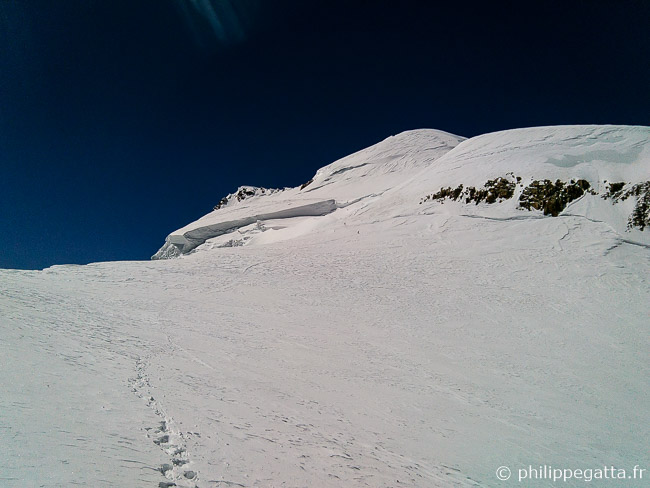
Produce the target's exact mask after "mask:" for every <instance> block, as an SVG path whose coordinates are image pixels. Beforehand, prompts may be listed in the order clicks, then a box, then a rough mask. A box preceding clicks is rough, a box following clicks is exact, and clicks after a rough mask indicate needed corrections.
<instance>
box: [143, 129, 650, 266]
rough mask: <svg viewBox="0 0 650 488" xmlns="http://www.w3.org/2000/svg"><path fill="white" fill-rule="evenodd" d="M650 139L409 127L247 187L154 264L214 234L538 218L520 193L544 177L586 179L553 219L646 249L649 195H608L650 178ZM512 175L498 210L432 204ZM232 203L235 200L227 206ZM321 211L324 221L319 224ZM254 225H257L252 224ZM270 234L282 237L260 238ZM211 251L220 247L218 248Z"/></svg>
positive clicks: (173, 241)
mask: <svg viewBox="0 0 650 488" xmlns="http://www.w3.org/2000/svg"><path fill="white" fill-rule="evenodd" d="M649 141H650V129H648V128H647V127H624V126H558V127H538V128H530V129H517V130H509V131H503V132H496V133H492V134H485V135H482V136H478V137H474V138H471V139H468V140H464V139H463V138H461V137H458V136H454V135H451V134H448V133H444V132H440V131H434V130H416V131H409V132H405V133H402V134H399V135H397V136H394V137H389V138H388V139H386V140H385V141H382V142H380V143H379V144H376V145H374V146H372V147H370V148H367V149H364V150H362V151H359V152H357V153H355V154H352V155H351V156H348V157H346V158H343V159H341V160H339V161H336V162H334V163H332V164H330V165H328V166H325V167H323V168H321V169H320V170H318V171H317V173H316V175H315V176H314V178H313V179H312V180H311V181H309V182H307V183H306V184H304V185H302V186H301V187H298V188H291V189H285V190H283V191H281V192H277V193H270V192H269V193H268V194H260V193H259V190H249V191H250V192H251V194H252V196H251V198H248V199H246V200H243V201H242V202H237V205H235V206H232V207H230V206H225V208H219V209H218V210H215V211H214V212H212V213H210V214H208V215H206V216H204V217H202V218H201V219H199V220H197V221H196V222H192V223H191V224H188V225H187V226H185V227H183V228H182V229H179V230H177V231H175V232H173V233H171V234H170V235H169V236H168V237H167V239H166V242H165V245H164V246H163V248H161V250H160V251H158V253H157V254H156V255H155V256H154V258H165V257H172V256H179V255H182V254H186V253H188V252H190V251H193V250H195V249H196V248H197V247H199V246H201V245H202V244H203V243H204V242H206V241H208V240H210V239H213V238H217V237H218V239H217V241H218V242H220V243H221V244H223V243H229V242H233V243H240V244H247V245H254V244H263V243H268V242H269V241H272V240H274V239H281V240H286V239H291V238H294V237H298V236H300V235H303V234H304V233H309V232H323V231H324V229H330V230H331V229H334V228H336V227H337V226H340V225H344V224H345V225H347V223H349V222H365V223H366V224H367V223H369V222H380V221H384V220H387V219H394V218H395V217H399V218H407V217H411V218H415V217H417V216H418V215H429V214H432V213H445V214H448V213H450V212H451V213H454V214H458V215H474V216H481V217H486V218H500V219H506V218H508V219H509V218H516V219H519V218H537V217H539V216H540V215H541V214H545V213H547V211H546V210H545V208H544V205H545V203H544V202H542V203H540V204H539V205H537V206H534V208H530V207H529V208H528V209H527V210H524V208H523V207H522V205H521V201H520V200H521V198H522V193H523V192H528V193H530V192H531V188H528V187H530V186H531V185H532V188H533V189H535V188H536V187H541V186H543V184H544V182H545V181H547V180H548V181H547V183H546V186H547V187H548V186H549V184H550V183H555V182H556V181H558V180H560V181H561V182H562V184H566V185H571V184H572V183H571V182H572V181H573V182H575V181H578V180H580V181H583V182H586V183H587V185H586V186H585V188H584V189H583V191H582V193H581V192H578V193H579V194H578V195H572V196H571V198H569V199H568V200H569V201H567V202H562V204H558V203H557V202H555V201H553V202H551V203H552V204H554V208H553V209H552V211H553V215H557V214H563V215H568V214H574V215H579V216H582V217H585V218H588V219H592V220H598V221H604V222H606V223H607V224H608V225H609V226H610V227H611V228H612V229H613V230H614V231H615V232H616V233H618V234H619V235H620V236H621V238H622V239H627V240H632V241H634V242H637V243H640V244H645V245H648V244H650V232H644V231H643V230H642V228H641V227H639V226H631V225H630V220H631V216H632V215H633V214H634V213H635V212H637V213H641V214H643V213H644V212H645V213H644V215H646V219H647V218H648V217H647V215H648V209H647V206H648V205H650V194H648V190H647V189H646V190H643V191H645V194H637V195H634V196H633V197H631V198H625V199H618V200H616V199H612V198H606V195H607V194H608V191H609V188H610V185H611V184H613V183H625V184H626V185H627V186H626V187H625V188H627V189H628V190H630V189H631V188H632V187H633V185H635V184H636V185H641V184H643V183H644V182H647V181H650V142H649ZM506 177H508V178H510V180H512V183H513V192H512V195H511V196H510V197H509V198H508V199H507V201H504V199H499V202H498V204H496V205H491V204H489V202H485V201H481V202H478V204H475V203H476V202H469V201H464V200H467V199H466V198H460V199H457V201H453V202H447V204H446V205H444V206H443V205H442V204H443V203H444V202H442V201H438V200H436V199H429V200H426V197H427V196H430V195H432V194H435V193H436V192H438V191H439V190H440V189H441V188H445V187H450V188H458V187H459V186H460V185H463V188H469V187H474V188H481V187H482V186H483V185H485V184H486V182H488V181H490V180H494V179H495V178H506ZM582 184H584V183H582ZM647 186H648V188H650V184H648V185H647ZM584 190H586V191H584ZM240 191H241V189H240ZM569 193H570V192H569ZM583 193H584V194H583ZM629 193H633V191H632V190H630V191H629ZM637 193H639V192H638V191H637ZM644 195H645V197H644ZM540 198H541V199H544V198H545V199H546V200H549V199H555V200H557V198H558V197H557V195H542V196H540ZM643 198H645V199H646V201H647V203H646V204H645V205H646V207H644V206H643V205H644V203H643ZM233 200H234V199H233V197H232V195H231V196H229V201H233ZM421 203H422V204H421ZM420 204H421V205H420ZM335 210H336V211H335ZM325 215H327V216H328V217H327V218H323V216H325ZM307 216H311V217H313V219H312V220H311V221H310V222H306V221H305V219H302V218H297V217H307ZM278 219H285V220H284V221H283V222H277V220H278ZM269 220H274V222H273V225H265V222H266V221H269ZM258 221H259V225H256V227H255V228H254V229H253V228H251V227H250V225H251V224H253V223H256V222H258ZM265 230H274V231H276V232H271V233H270V234H266V235H264V236H262V235H260V234H262V233H263V232H264V231H265ZM280 230H281V232H278V231H280ZM251 231H252V232H253V234H251ZM224 235H226V236H228V237H227V238H225V237H223V236H224ZM221 244H219V245H221ZM207 247H208V248H210V249H212V248H214V247H215V242H211V243H208V246H207ZM217 247H218V246H217Z"/></svg>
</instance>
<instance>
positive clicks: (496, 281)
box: [0, 126, 650, 488]
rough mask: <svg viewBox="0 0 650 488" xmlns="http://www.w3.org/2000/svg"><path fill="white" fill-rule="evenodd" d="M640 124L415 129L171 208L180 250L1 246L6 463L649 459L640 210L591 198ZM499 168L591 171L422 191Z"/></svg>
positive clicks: (90, 465) (32, 475)
mask: <svg viewBox="0 0 650 488" xmlns="http://www.w3.org/2000/svg"><path fill="white" fill-rule="evenodd" d="M649 141H650V129H648V128H644V127H613V126H576V127H553V128H535V129H521V130H515V131H505V132H500V133H494V134H487V135H484V136H480V137H476V138H472V139H468V140H463V139H462V138H460V137H456V136H452V135H450V134H446V133H443V132H439V131H412V132H407V133H404V134H400V135H398V136H395V137H392V138H389V139H387V140H386V141H383V142H381V143H379V144H377V145H375V146H373V147H371V148H368V149H366V150H364V151H360V152H359V153H356V154H354V155H351V156H349V157H347V158H344V159H342V160H340V161H337V162H335V163H333V164H332V165H329V166H326V167H325V168H322V169H321V170H319V171H318V172H317V174H316V175H315V177H314V179H313V182H312V183H310V184H309V185H307V186H305V187H304V188H302V189H300V188H294V189H286V190H284V191H279V192H266V193H263V192H261V191H260V192H254V193H255V194H254V195H253V196H251V197H250V198H246V199H243V200H241V201H236V200H234V201H231V202H230V203H229V204H228V205H226V206H224V207H222V208H220V209H218V210H216V211H214V212H211V213H210V214H208V215H207V216H206V217H204V218H202V219H199V220H198V221H196V222H194V223H191V224H189V225H188V226H186V227H184V228H183V229H180V230H179V231H176V232H173V233H172V234H170V236H169V237H168V239H167V242H166V244H165V246H166V251H171V252H168V253H167V256H171V255H174V254H175V255H177V256H180V257H178V258H176V259H166V260H155V261H150V262H116V263H97V264H92V265H88V266H55V267H52V268H49V269H46V270H43V271H36V272H35V271H16V270H0V310H2V314H0V325H1V330H2V336H1V340H0V371H2V374H1V375H0V392H1V394H0V439H2V443H3V447H4V448H5V463H4V465H3V467H2V469H0V485H1V486H3V487H4V486H8V487H19V486H20V487H22V486H47V487H58V486H73V485H74V484H77V485H80V486H98V487H102V486H106V487H108V486H124V487H141V486H142V487H147V486H152V487H155V486H166V484H167V483H174V484H175V485H176V486H189V487H194V486H198V487H201V488H204V487H223V486H246V487H279V486H284V487H303V486H304V487H307V486H318V487H349V486H360V487H361V486H369V487H399V486H409V487H436V486H439V487H446V486H485V487H492V486H494V487H497V486H535V485H539V486H549V485H551V484H553V483H552V482H550V481H548V480H538V482H529V483H528V484H526V482H522V483H518V482H517V474H518V469H521V468H527V467H528V466H529V465H532V466H534V467H537V466H540V465H551V466H553V467H558V468H570V469H590V468H592V469H596V468H601V469H602V468H603V466H605V465H606V466H616V467H617V468H622V469H626V470H627V473H628V474H631V473H632V469H633V468H634V466H635V465H639V466H640V467H641V468H645V469H646V470H647V469H650V456H649V453H648V449H647V439H648V435H649V434H650V429H649V427H648V426H649V425H650V408H649V405H650V394H649V393H648V392H650V361H649V359H650V356H649V355H648V337H649V324H650V320H649V319H650V283H649V282H648V276H649V271H650V249H649V247H648V243H649V241H648V238H647V235H648V234H650V229H645V230H644V231H641V230H639V229H631V230H628V229H627V226H626V222H627V220H628V217H629V213H630V211H631V210H632V207H633V205H634V201H633V200H634V198H633V197H632V198H628V199H627V200H625V201H624V202H621V203H617V204H614V203H612V201H611V200H606V199H603V198H602V194H603V192H604V191H606V188H607V183H605V182H604V180H608V182H626V183H628V184H629V185H631V184H636V183H640V182H643V181H646V180H648V179H650V178H649V177H650V153H649V151H650V143H649ZM508 172H512V173H514V174H515V175H517V176H519V177H520V178H521V183H519V184H520V185H521V184H523V185H526V184H528V182H529V181H531V180H533V179H544V178H548V179H553V180H555V179H563V180H567V181H568V180H570V179H580V178H584V179H586V180H588V181H589V182H590V184H591V187H592V188H593V189H595V190H596V191H598V193H599V194H598V195H592V194H589V193H585V194H584V195H582V196H581V197H579V198H577V199H576V200H574V201H572V202H571V203H569V205H568V206H567V207H566V208H565V209H564V210H563V211H562V212H561V213H560V214H559V215H558V216H557V217H550V216H544V215H543V214H542V212H541V211H528V210H522V209H521V208H519V206H518V195H519V194H520V193H521V192H522V191H523V190H522V187H521V186H517V187H516V188H515V197H513V198H511V199H506V200H504V201H502V202H496V203H493V204H487V203H485V202H481V203H479V204H478V205H476V204H474V203H469V204H467V203H465V202H461V201H438V200H429V201H425V202H424V203H420V201H421V200H422V198H423V197H425V196H426V195H427V194H431V193H433V192H436V191H438V190H439V189H440V188H441V187H447V186H451V187H455V186H457V185H459V184H464V185H466V186H467V185H476V186H477V187H478V186H480V185H483V184H484V183H485V181H486V180H487V179H490V178H496V177H500V176H505V175H506V173H508ZM313 206H315V208H316V209H317V210H315V209H314V207H313ZM306 209H307V210H306ZM183 239H185V240H183ZM193 239H194V240H193ZM199 241H200V242H199ZM186 245H189V247H185V246H186ZM174 249H175V250H176V251H174ZM500 466H508V467H509V468H510V469H511V470H512V473H513V478H512V479H511V480H509V481H499V480H498V479H497V477H496V474H495V472H496V470H497V468H499V467H500ZM648 477H650V475H649V474H648V471H646V479H645V480H638V479H637V480H634V479H627V480H625V482H624V485H623V484H620V483H623V482H622V481H611V480H604V481H602V482H599V481H598V480H594V481H592V482H591V483H589V484H594V485H596V486H647V479H649V478H648ZM617 483H619V484H617ZM584 484H585V481H583V480H573V481H569V482H567V483H566V486H584Z"/></svg>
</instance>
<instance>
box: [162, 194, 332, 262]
mask: <svg viewBox="0 0 650 488" xmlns="http://www.w3.org/2000/svg"><path fill="white" fill-rule="evenodd" d="M273 203H274V204H275V205H273ZM301 203H303V205H295V203H294V202H289V203H285V202H283V201H280V202H272V204H271V205H266V206H261V205H259V206H256V207H254V208H253V209H250V208H249V207H246V206H244V207H237V208H236V209H235V210H234V211H231V212H228V214H227V215H226V216H224V213H225V212H220V213H216V212H217V211H216V210H215V212H213V213H212V214H209V215H207V216H205V217H203V218H202V219H199V220H198V221H196V222H194V223H193V224H191V225H190V226H188V227H184V228H182V229H180V230H178V231H176V232H175V233H173V234H170V235H169V236H168V237H167V241H166V243H165V246H163V247H162V248H161V249H160V250H159V251H158V252H157V253H156V254H155V255H154V256H153V259H160V258H167V257H173V256H178V255H180V254H186V253H188V252H190V251H192V250H193V249H195V248H196V247H198V246H200V245H201V244H203V243H204V242H205V241H206V240H208V239H210V238H213V237H217V236H220V235H222V234H228V233H231V232H234V231H236V230H237V229H240V228H242V227H245V226H247V225H250V224H252V223H254V222H257V221H261V220H271V219H291V218H295V217H307V216H322V215H327V214H328V213H330V212H332V211H334V210H335V209H336V202H335V201H334V200H325V201H315V202H312V203H308V201H305V200H301ZM219 210H221V209H219ZM257 212H261V213H257ZM251 213H252V215H251Z"/></svg>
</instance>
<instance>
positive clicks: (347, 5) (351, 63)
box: [0, 0, 650, 268]
mask: <svg viewBox="0 0 650 488" xmlns="http://www.w3.org/2000/svg"><path fill="white" fill-rule="evenodd" d="M447 3H448V5H447V6H443V5H439V2H435V1H432V0H428V1H425V0H422V1H408V0H402V1H394V0H391V1H382V0H368V1H366V0H358V1H355V0H346V1H339V0H327V1H320V0H309V1H306V0H301V1H298V0H296V1H292V0H194V1H193V0H149V1H144V0H142V1H138V0H125V1H120V0H65V1H52V0H0V234H1V235H2V240H3V243H2V245H1V246H0V267H5V268H41V267H44V266H49V265H52V264H64V263H80V264H81V263H87V262H91V261H102V260H130V259H148V258H149V256H150V255H151V254H153V253H154V252H155V251H156V250H157V249H158V247H160V245H162V243H163V241H164V238H165V236H166V235H167V234H168V233H169V232H170V231H172V230H174V229H176V228H178V227H180V226H183V225H185V224H186V223H188V222H190V221H192V220H194V219H196V218H198V217H200V216H201V215H203V214H205V213H207V212H208V211H210V210H211V208H212V206H213V205H214V204H216V203H217V202H218V201H219V199H220V198H221V197H222V196H224V195H225V194H227V193H230V192H231V191H233V190H235V189H236V188H237V187H238V186H239V185H242V184H251V185H259V186H267V187H282V186H295V185H298V184H300V183H302V182H304V181H306V180H308V179H309V178H310V177H311V176H312V175H313V173H314V172H315V171H316V170H317V169H318V168H319V167H321V166H323V165H325V164H328V163H330V162H332V161H333V160H335V159H338V158H340V157H342V156H345V155H347V154H349V153H351V152H353V151H356V150H358V149H361V148H363V147H366V146H368V145H371V144H373V143H375V142H378V141H379V140H381V139H383V138H385V137H387V136H389V135H391V134H395V133H398V132H400V131H403V130H407V129H415V128H422V127H430V128H438V129H443V130H446V131H449V132H453V133H456V134H460V135H464V136H473V135H477V134H480V133H485V132H491V131H495V130H501V129H508V128H515V127H525V126H535V125H555V124H574V123H575V124H580V123H615V124H640V125H650V37H649V36H650V35H649V33H648V31H649V29H648V25H650V2H648V1H645V0H638V1H626V0H612V1H610V2H602V1H598V0H584V1H572V0H563V1H557V2H556V1H539V2H532V1H531V2H528V1H525V2H524V1H522V2H507V3H505V2H504V3H499V2H481V3H482V4H483V6H478V5H474V4H473V3H472V2H447ZM197 6H198V7H201V8H200V9H199V8H197ZM199 10H200V11H199Z"/></svg>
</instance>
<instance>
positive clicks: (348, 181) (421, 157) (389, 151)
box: [153, 130, 464, 259]
mask: <svg viewBox="0 0 650 488" xmlns="http://www.w3.org/2000/svg"><path fill="white" fill-rule="evenodd" d="M462 140H464V138H462V137H458V136H454V135H452V134H448V133H446V132H442V131H437V130H416V131H410V132H404V133H402V134H399V135H397V136H393V137H389V138H388V139H386V140H385V141H382V142H380V143H378V144H376V145H374V146H372V147H369V148H367V149H364V150H362V151H359V152H357V153H355V154H352V155H350V156H347V157H345V158H343V159H340V160H339V161H336V162H334V163H332V164H330V165H328V166H325V167H323V168H321V169H320V170H318V172H317V173H316V175H315V176H314V178H313V180H311V181H310V182H308V184H305V185H302V186H301V187H298V188H290V189H289V188H287V189H284V190H283V191H279V192H278V191H269V190H264V191H262V189H259V188H255V187H240V189H239V190H238V191H237V192H235V193H233V194H230V195H228V196H227V197H226V198H224V199H223V200H222V202H224V203H225V204H224V205H223V206H222V207H221V208H215V210H214V211H213V212H211V213H209V214H207V215H205V216H203V217H201V218H200V219H199V220H197V221H195V222H192V223H190V224H188V225H186V226H185V227H183V228H181V229H178V230H177V231H175V232H172V233H171V234H170V235H169V236H168V237H167V239H166V241H165V245H164V246H163V247H162V248H161V249H160V250H159V251H158V252H157V253H156V254H155V255H154V256H153V259H161V258H168V257H176V256H179V255H182V254H186V253H188V252H190V251H192V250H194V249H195V248H196V247H198V246H199V245H201V244H202V243H203V242H205V241H206V240H208V239H210V238H215V237H219V236H222V235H224V234H231V233H232V234H233V238H234V240H237V239H238V238H239V234H240V230H241V229H242V228H244V227H246V226H249V225H250V224H251V223H254V222H256V221H258V220H260V221H263V220H269V219H278V218H283V219H289V218H295V217H304V216H322V215H327V214H329V213H330V212H332V211H333V210H335V209H336V208H337V207H345V206H347V205H350V204H352V203H355V202H356V201H359V200H361V199H368V198H373V197H376V196H379V195H381V194H382V193H384V192H386V191H387V190H389V189H390V188H393V187H395V186H396V185H398V184H399V183H400V182H402V181H404V179H405V178H408V177H409V176H413V175H415V174H417V173H418V171H420V170H422V169H423V168H425V167H426V166H427V165H429V164H430V163H431V162H433V161H435V160H436V159H437V158H439V157H440V156H442V155H443V154H445V153H446V152H448V151H449V150H451V149H452V148H454V147H456V146H457V145H458V143H459V142H460V141H462ZM238 194H243V195H244V196H245V197H246V198H242V199H238V198H237V195H238ZM293 222H296V221H295V220H294V221H293ZM289 224H291V223H289ZM289 226H291V225H289ZM276 228H277V226H276ZM229 240H233V239H229Z"/></svg>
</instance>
